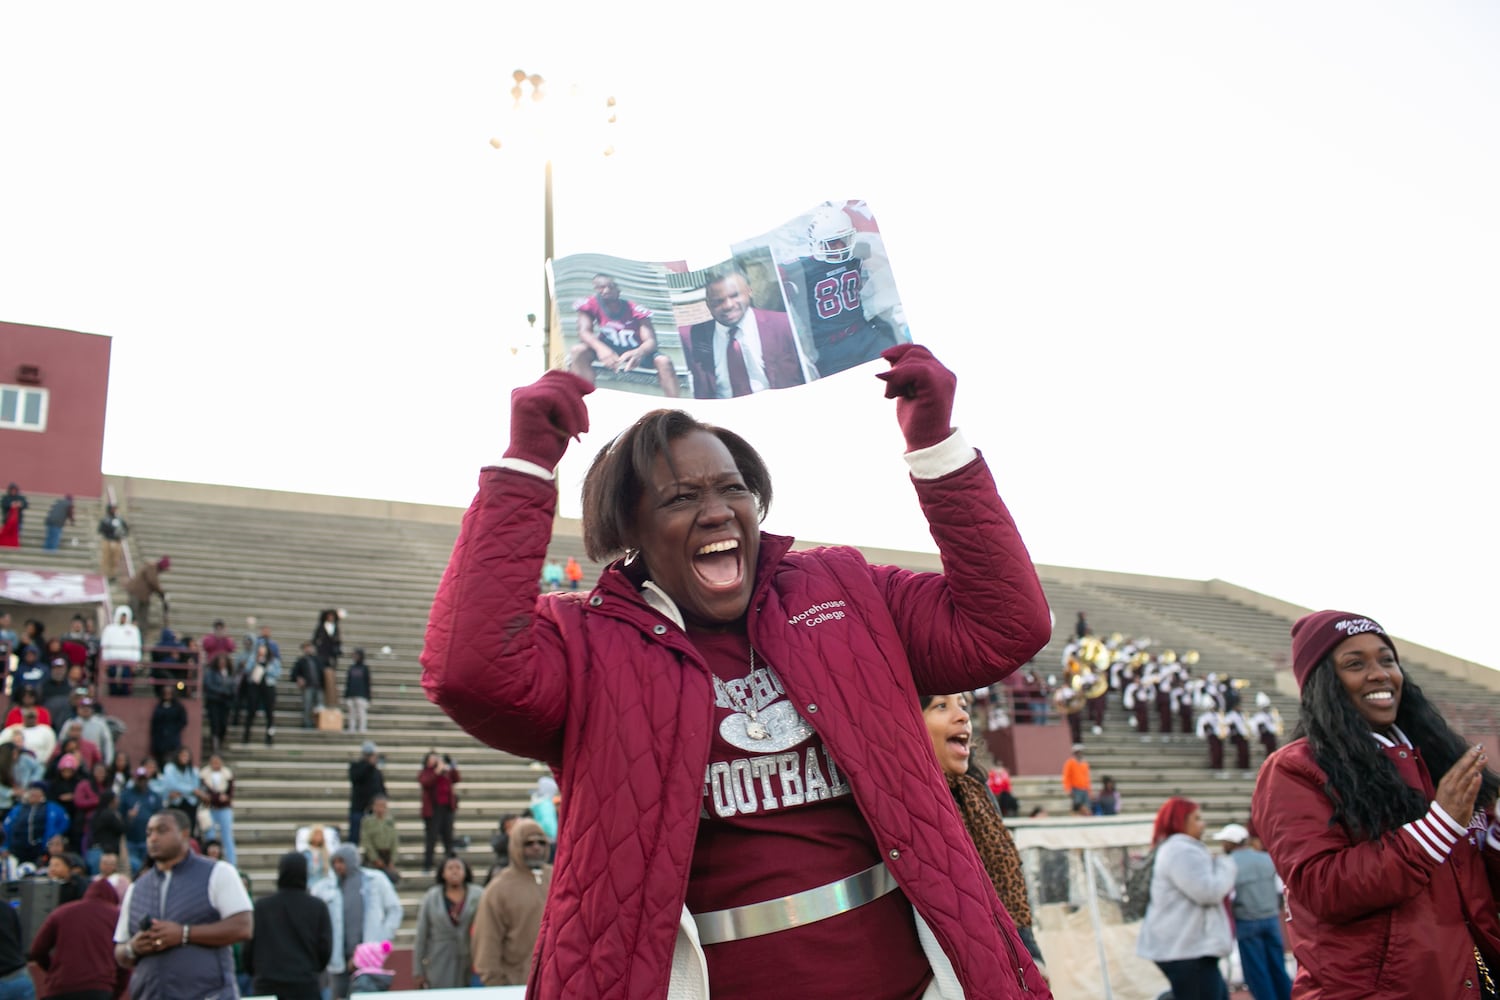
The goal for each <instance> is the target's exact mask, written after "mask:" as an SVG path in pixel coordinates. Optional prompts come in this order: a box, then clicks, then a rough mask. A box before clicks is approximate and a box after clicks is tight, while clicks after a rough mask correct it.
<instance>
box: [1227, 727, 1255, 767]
mask: <svg viewBox="0 0 1500 1000" xmlns="http://www.w3.org/2000/svg"><path fill="white" fill-rule="evenodd" d="M1229 742H1231V743H1233V744H1234V766H1235V767H1237V768H1239V769H1240V770H1241V771H1248V770H1250V741H1249V740H1247V739H1245V737H1243V736H1241V735H1240V734H1239V733H1230V734H1229Z"/></svg>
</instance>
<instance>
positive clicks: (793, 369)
mask: <svg viewBox="0 0 1500 1000" xmlns="http://www.w3.org/2000/svg"><path fill="white" fill-rule="evenodd" d="M703 297H704V300H705V302H706V303H707V305H708V311H709V314H710V315H711V316H713V319H711V320H705V321H704V322H702V323H698V324H696V325H694V326H693V327H692V328H691V329H689V330H685V331H683V338H682V339H683V345H682V347H683V354H684V355H685V356H686V358H687V362H688V368H689V371H690V372H691V374H692V379H693V396H694V397H695V398H697V399H727V398H729V397H731V396H747V395H749V394H750V393H752V392H760V391H762V390H764V389H784V388H786V387H787V386H793V385H802V384H803V382H804V381H806V378H807V377H808V376H806V375H804V372H803V362H802V358H801V356H800V355H799V353H798V348H797V337H796V335H795V334H794V333H793V332H792V326H791V323H790V322H789V321H788V319H787V315H786V313H784V312H775V311H773V310H769V309H757V308H755V305H754V302H753V296H752V290H751V286H750V280H749V279H748V278H746V277H745V274H744V272H742V271H740V270H739V269H738V268H728V269H725V270H722V271H718V272H715V273H714V274H711V275H710V276H709V278H708V282H707V284H705V285H704V288H703ZM811 377H814V378H816V377H817V376H816V374H812V375H811Z"/></svg>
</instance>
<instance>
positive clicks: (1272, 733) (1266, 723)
mask: <svg viewBox="0 0 1500 1000" xmlns="http://www.w3.org/2000/svg"><path fill="white" fill-rule="evenodd" d="M1255 708H1256V712H1255V714H1254V715H1252V716H1250V729H1251V731H1252V732H1254V733H1255V738H1256V739H1258V740H1260V745H1261V746H1262V747H1264V748H1265V750H1266V756H1267V757H1269V756H1271V754H1273V753H1275V752H1276V746H1277V740H1278V737H1280V735H1281V728H1282V726H1281V713H1280V712H1278V711H1276V709H1275V707H1274V706H1272V704H1271V696H1270V695H1268V694H1266V693H1265V692H1264V691H1260V692H1257V693H1256V695H1255Z"/></svg>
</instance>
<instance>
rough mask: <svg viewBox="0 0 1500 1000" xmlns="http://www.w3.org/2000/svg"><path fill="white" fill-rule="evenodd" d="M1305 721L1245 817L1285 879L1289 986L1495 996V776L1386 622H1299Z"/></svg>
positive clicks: (1274, 758)
mask: <svg viewBox="0 0 1500 1000" xmlns="http://www.w3.org/2000/svg"><path fill="white" fill-rule="evenodd" d="M1292 672H1293V673H1294V675H1295V676H1296V678H1297V684H1298V685H1299V686H1300V687H1301V689H1302V718H1301V721H1300V722H1299V723H1298V727H1297V732H1296V734H1295V735H1296V736H1297V737H1299V738H1297V739H1294V740H1293V741H1292V742H1291V743H1288V744H1287V745H1286V746H1284V747H1282V748H1281V749H1280V750H1278V751H1276V753H1274V754H1272V755H1271V756H1270V757H1269V758H1267V760H1266V763H1265V765H1264V766H1263V767H1262V768H1261V772H1260V778H1259V780H1258V781H1257V782H1256V785H1255V797H1254V801H1253V804H1252V806H1251V818H1252V822H1253V823H1254V826H1255V829H1256V831H1257V832H1258V834H1259V835H1260V837H1261V839H1262V840H1263V841H1264V842H1265V845H1266V850H1267V851H1268V852H1269V853H1270V855H1271V859H1272V861H1274V862H1275V864H1276V870H1277V872H1278V873H1279V874H1280V875H1281V877H1282V879H1284V880H1285V882H1286V898H1287V907H1288V910H1289V911H1290V914H1291V916H1290V920H1291V927H1292V928H1294V929H1295V934H1294V935H1293V952H1294V953H1295V954H1296V957H1297V964H1298V970H1297V979H1296V982H1295V983H1294V984H1293V987H1292V995H1293V996H1294V997H1298V998H1319V1000H1329V998H1335V997H1361V998H1391V1000H1394V998H1408V997H1412V996H1415V995H1417V992H1418V991H1419V990H1420V991H1422V992H1424V993H1430V994H1431V995H1432V996H1434V997H1439V996H1441V997H1474V998H1492V997H1497V996H1500V993H1497V991H1496V986H1495V983H1496V978H1497V976H1500V918H1497V915H1496V914H1497V904H1496V900H1497V898H1500V823H1497V822H1496V820H1495V819H1494V818H1493V816H1492V811H1493V809H1494V806H1495V800H1496V792H1497V789H1500V778H1497V776H1496V775H1495V773H1494V772H1493V771H1490V770H1489V769H1488V768H1487V767H1486V764H1487V763H1488V758H1487V757H1486V755H1485V752H1484V748H1483V747H1479V746H1469V745H1467V744H1466V743H1465V741H1464V739H1463V738H1462V737H1461V736H1460V735H1459V734H1457V733H1455V732H1454V731H1453V730H1452V729H1451V728H1449V726H1448V724H1447V722H1445V721H1444V720H1443V718H1442V716H1441V715H1439V714H1438V712H1437V709H1436V708H1435V707H1434V706H1433V705H1432V703H1431V702H1429V701H1428V700H1427V699H1426V698H1425V697H1424V696H1423V694H1422V691H1421V688H1419V687H1418V686H1417V684H1416V683H1415V682H1414V681H1413V680H1412V679H1411V677H1410V676H1409V675H1407V674H1406V673H1405V672H1404V671H1403V670H1402V668H1401V663H1400V660H1399V658H1398V657H1397V654H1396V644H1395V643H1394V642H1393V641H1392V640H1391V638H1390V636H1389V635H1387V634H1386V631H1385V629H1383V628H1381V626H1380V625H1379V623H1377V622H1375V621H1373V620H1372V619H1370V618H1366V617H1364V616H1362V615H1356V614H1350V613H1349V612H1344V611H1319V612H1317V613H1315V614H1310V615H1307V616H1305V617H1304V618H1302V619H1300V620H1299V621H1298V622H1297V624H1296V625H1294V626H1292Z"/></svg>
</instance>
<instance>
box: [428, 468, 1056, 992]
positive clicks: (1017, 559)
mask: <svg viewBox="0 0 1500 1000" xmlns="http://www.w3.org/2000/svg"><path fill="white" fill-rule="evenodd" d="M914 482H915V483H916V487H917V495H918V498H919V499H920V500H921V503H922V506H923V509H924V511H925V513H926V515H927V519H928V521H929V522H930V523H931V525H932V531H933V536H934V538H935V539H936V541H937V543H938V548H939V551H940V552H942V553H943V562H944V567H945V574H946V575H940V574H935V573H926V574H918V573H912V572H910V571H907V570H902V569H898V568H895V567H891V566H871V565H869V564H868V563H866V562H865V560H864V558H863V557H862V556H861V555H860V553H859V552H858V551H856V550H854V549H850V548H825V549H815V550H811V551H804V552H792V551H789V549H790V546H791V539H789V538H784V537H780V536H775V535H762V536H761V546H760V557H759V558H760V562H759V565H758V566H757V567H756V589H755V593H754V597H753V598H752V600H751V604H750V609H749V612H748V629H749V636H750V639H751V641H752V642H753V643H754V645H755V648H756V649H758V650H761V651H763V652H764V654H765V656H766V659H767V660H768V661H770V662H772V663H775V664H776V671H777V675H778V676H779V677H780V678H781V680H782V683H783V685H784V686H785V688H786V691H787V695H788V697H789V698H790V699H791V700H793V701H794V702H795V703H796V704H797V705H798V708H799V711H800V712H801V714H802V716H803V718H805V719H806V720H807V721H808V723H810V724H811V725H812V726H813V727H814V728H816V729H817V730H818V732H819V734H820V735H821V736H822V738H823V740H824V742H825V743H826V744H827V746H828V748H829V751H830V752H831V753H832V755H833V757H834V759H836V760H837V761H838V762H839V770H840V772H842V773H843V774H844V775H845V776H846V778H847V780H848V781H849V784H850V786H851V788H852V791H853V795H854V799H855V802H856V803H857V805H858V806H859V809H860V812H861V813H862V814H863V815H864V818H865V820H866V821H867V822H868V823H869V825H870V829H871V830H872V831H873V834H874V837H875V841H876V843H877V844H878V845H879V847H880V850H881V853H882V854H883V855H884V857H885V861H886V865H887V866H888V867H889V868H890V870H891V872H892V873H893V874H894V875H895V877H896V880H897V882H898V883H899V884H900V886H901V888H902V890H903V891H904V892H905V894H906V896H907V898H908V899H909V900H910V901H911V902H912V904H913V905H914V906H915V908H916V910H917V911H918V913H920V914H921V916H922V917H923V918H924V919H925V920H926V922H927V923H928V925H929V926H930V927H931V928H932V930H933V932H934V934H935V936H936V938H937V941H938V942H939V944H940V945H941V946H942V948H943V951H944V953H945V954H946V955H947V956H948V957H949V959H950V960H951V962H952V964H953V967H954V969H955V970H956V971H957V973H958V975H959V978H960V980H961V982H962V984H963V986H964V989H965V991H966V994H967V997H968V998H969V1000H982V998H986V997H1020V996H1027V997H1030V996H1050V993H1049V992H1048V990H1047V988H1046V986H1045V984H1044V983H1043V981H1042V979H1041V977H1040V975H1039V974H1038V972H1037V970H1036V967H1035V965H1034V964H1032V962H1031V959H1030V957H1029V955H1028V954H1027V952H1026V950H1025V948H1024V947H1023V946H1022V945H1021V943H1020V940H1019V938H1017V936H1016V933H1015V928H1014V926H1013V925H1012V923H1011V921H1010V918H1009V917H1008V916H1007V915H1006V914H1005V910H1004V908H1003V907H1002V906H1000V904H999V902H998V900H997V898H996V896H995V891H994V889H993V887H992V886H991V884H990V880H989V878H988V877H987V876H986V875H985V872H984V869H983V867H982V866H981V865H980V862H979V859H978V857H977V855H976V854H975V853H974V852H973V851H972V850H967V851H966V850H961V849H957V850H956V849H955V847H954V845H962V844H967V843H968V842H969V838H968V834H967V833H966V832H965V830H964V826H963V823H962V821H961V820H960V818H959V816H958V813H957V810H956V809H955V807H954V804H953V796H952V795H951V794H950V793H949V792H948V787H947V784H946V783H945V782H944V780H943V778H942V776H941V774H940V772H939V770H938V767H937V762H936V760H935V758H934V757H933V754H932V749H931V747H932V744H931V741H930V739H929V737H928V735H927V729H926V725H925V723H924V722H923V721H922V716H921V713H920V711H919V709H918V702H917V693H918V691H923V692H951V691H962V690H968V689H972V688H975V687H979V686H983V685H987V684H989V683H991V682H993V681H996V680H998V679H1000V678H1001V677H1004V676H1005V675H1006V674H1008V673H1010V672H1011V671H1012V670H1014V669H1015V668H1016V667H1018V666H1019V665H1021V664H1022V663H1024V662H1026V661H1027V660H1028V659H1030V658H1031V656H1032V655H1034V654H1035V653H1036V651H1037V650H1038V649H1040V648H1041V647H1042V646H1043V645H1044V644H1045V643H1046V641H1047V638H1048V636H1049V633H1050V629H1051V625H1050V622H1049V617H1048V609H1047V603H1046V598H1045V597H1044V595H1043V594H1042V590H1041V586H1040V584H1039V583H1038V582H1037V579H1036V572H1035V570H1034V568H1033V567H1032V564H1031V560H1030V557H1029V556H1028V555H1027V553H1026V549H1025V546H1024V545H1023V544H1022V542H1021V539H1020V537H1019V535H1018V534H1017V532H1016V528H1015V524H1014V523H1013V522H1012V520H1011V518H1010V514H1009V513H1008V512H1007V511H1006V509H1005V506H1004V504H1003V503H1002V502H1001V500H1000V498H999V496H998V495H997V494H996V491H995V485H994V481H993V479H992V478H991V477H990V473H989V469H988V468H987V467H986V466H985V464H984V463H983V461H982V460H980V459H975V460H974V461H972V462H970V463H969V464H968V465H965V466H964V467H963V468H961V469H959V470H958V471H956V472H953V473H950V474H948V475H946V476H943V477H941V478H939V479H932V480H914ZM555 496H556V488H555V486H554V484H553V483H551V482H549V481H546V480H542V479H539V478H536V477H533V476H529V475H527V474H525V473H522V472H513V471H504V470H500V469H496V468H487V469H485V470H483V472H482V473H481V476H480V487H479V494H478V496H477V497H476V498H475V500H474V503H473V505H472V506H471V507H470V508H469V511H468V513H467V514H466V515H465V518H464V522H463V528H462V530H461V531H460V533H459V538H458V543H457V545H456V546H455V548H454V552H453V559H452V561H451V562H450V564H449V566H448V570H447V573H446V574H445V575H444V577H443V582H442V585H441V586H440V587H439V589H438V593H437V598H436V601H435V603H434V605H433V610H432V618H431V621H430V623H429V625H428V631H427V646H426V650H425V652H424V653H423V656H422V663H423V666H424V668H425V671H424V675H423V684H424V686H425V687H426V689H427V694H428V697H430V698H431V699H432V700H433V701H435V702H437V703H438V704H439V705H441V706H442V708H443V710H444V711H446V712H447V713H448V714H449V715H450V716H452V717H453V719H455V720H456V721H457V722H458V723H459V724H460V725H461V726H463V728H464V729H466V730H468V731H469V732H470V733H472V734H473V735H474V736H476V737H478V738H479V739H481V740H483V741H484V742H486V743H488V744H489V745H491V746H495V747H499V748H502V749H504V750H508V751H510V752H512V753H516V754H520V755H522V756H526V757H532V758H536V759H540V760H544V761H547V762H548V763H550V764H552V765H553V767H554V769H557V770H558V771H559V777H560V780H561V792H562V801H563V806H564V808H563V810H562V815H563V827H562V830H561V832H560V836H559V844H558V852H557V867H556V871H555V873H554V878H553V884H552V895H551V898H550V900H549V901H548V906H547V911H546V915H545V916H544V918H543V923H542V930H541V937H540V939H539V940H538V943H537V957H536V964H535V966H534V968H533V970H532V976H531V982H530V992H529V993H528V995H529V996H533V997H542V998H553V997H568V998H580V997H581V998H592V997H622V998H641V1000H648V998H649V1000H658V998H661V997H664V996H666V993H667V985H668V980H669V975H670V969H671V964H672V950H673V945H674V942H675V941H676V937H677V929H678V921H679V918H680V917H681V913H682V905H683V899H684V897H685V895H686V890H687V879H688V871H689V863H690V861H691V859H692V854H693V845H694V840H695V837H696V831H697V824H698V814H699V809H700V806H701V803H702V797H703V780H704V770H705V768H706V767H707V764H708V756H709V747H710V738H711V735H712V731H713V692H712V688H711V683H710V674H709V671H708V668H707V667H706V665H705V664H704V662H703V660H702V658H701V657H700V656H699V654H698V652H697V651H696V649H695V648H694V647H693V645H692V642H691V641H690V640H689V638H688V636H687V635H685V634H684V633H683V632H682V630H681V629H679V628H678V627H677V625H676V624H674V623H673V622H671V621H670V620H668V619H667V618H664V617H663V616H662V615H661V614H660V613H658V612H657V611H656V610H654V609H652V608H651V607H649V606H648V605H647V604H646V603H645V602H644V601H643V599H642V597H641V595H640V593H639V591H637V589H636V588H635V587H634V586H633V585H632V584H631V582H630V581H629V580H628V579H627V578H626V577H625V575H624V574H623V573H622V572H621V571H620V569H619V566H618V564H616V565H615V566H611V567H610V568H609V569H608V570H606V571H605V573H604V575H603V577H602V578H601V579H600V581H599V585H598V586H597V587H596V588H595V589H594V591H593V592H592V593H591V594H587V595H585V594H581V593H565V594H548V595H545V596H539V595H538V586H537V580H538V579H539V578H540V576H541V568H542V562H543V559H544V556H545V554H546V550H547V544H548V541H549V539H550V534H551V528H552V519H553V509H554V505H555ZM833 602H839V603H838V604H837V605H835V604H833ZM825 605H826V606H827V607H823V606H825ZM835 611H836V612H840V613H842V617H838V616H835V615H834V614H832V612H835ZM808 612H811V613H810V614H809V613H808Z"/></svg>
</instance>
